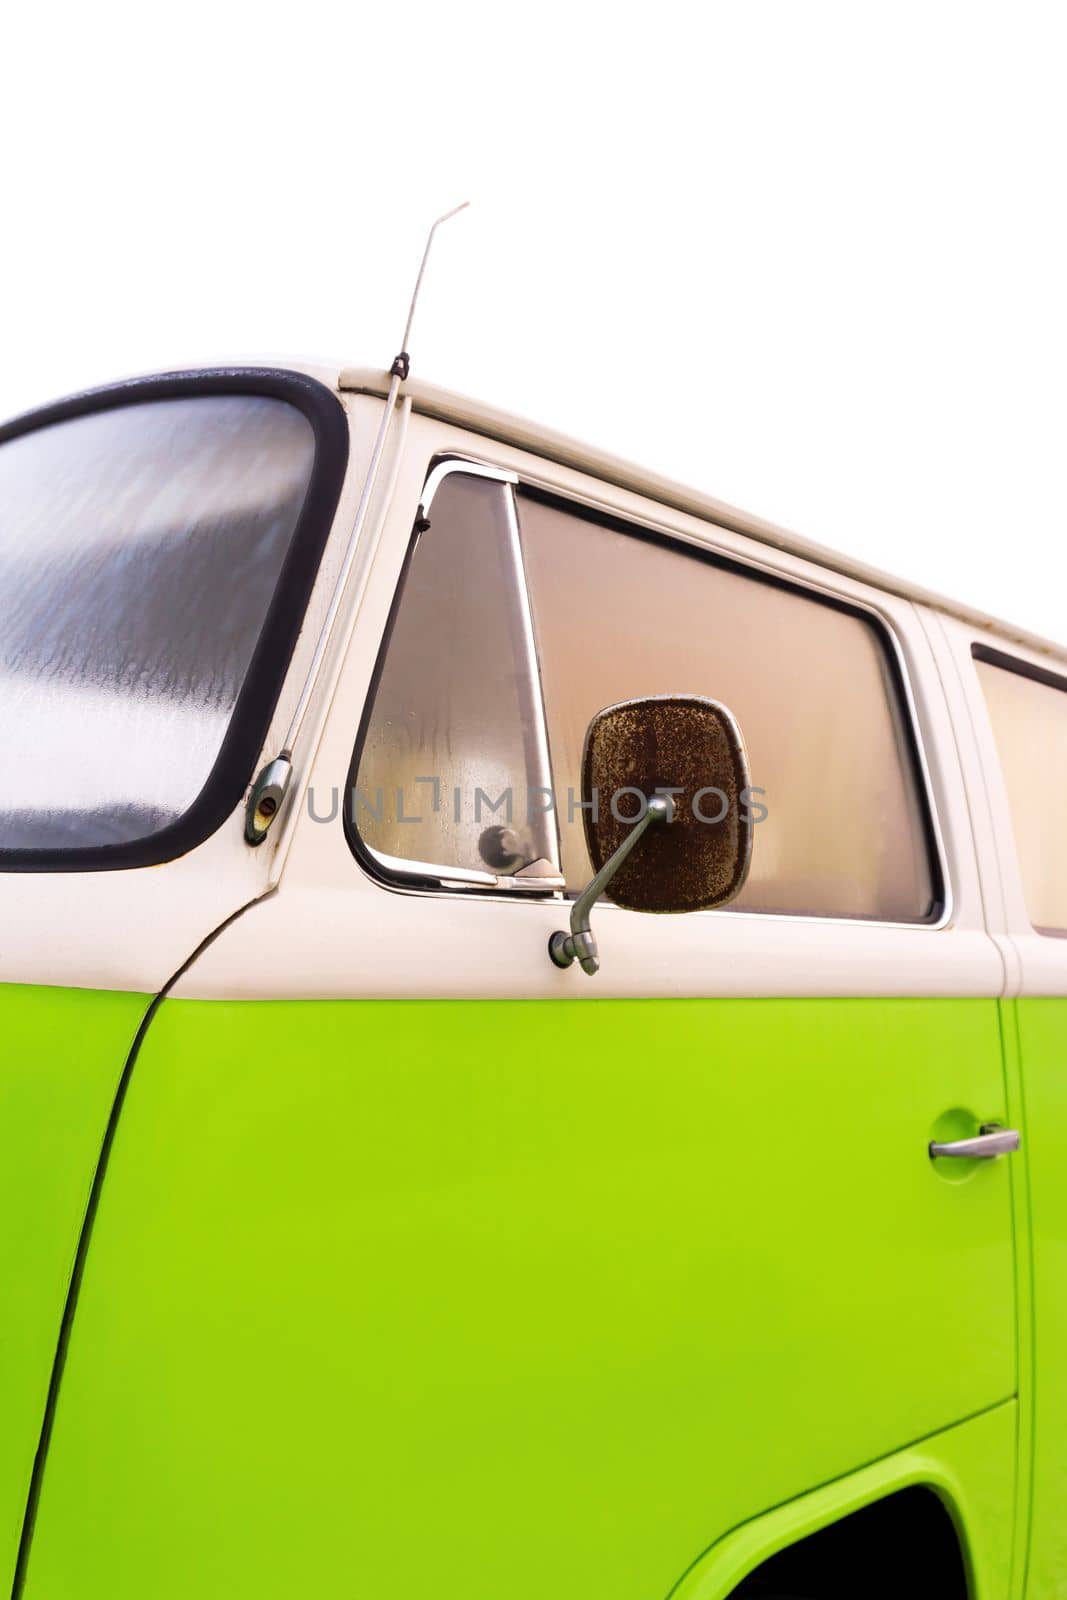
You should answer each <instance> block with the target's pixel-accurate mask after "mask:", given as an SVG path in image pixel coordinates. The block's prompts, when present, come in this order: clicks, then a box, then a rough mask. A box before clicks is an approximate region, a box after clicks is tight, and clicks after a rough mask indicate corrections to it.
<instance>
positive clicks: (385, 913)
mask: <svg viewBox="0 0 1067 1600" xmlns="http://www.w3.org/2000/svg"><path fill="white" fill-rule="evenodd" d="M291 370H301V371H304V372H307V373H308V374H309V375H311V376H314V377H316V378H318V379H319V380H320V381H322V382H325V383H327V384H329V385H330V386H332V387H333V388H334V389H335V392H336V393H337V394H338V395H339V396H340V399H341V401H342V403H343V404H344V406H345V409H346V412H347V414H348V417H349V422H350V430H351V448H350V460H349V468H348V473H347V476H346V479H345V484H344V488H343V492H342V496H341V500H340V504H339V506H338V509H337V514H336V517H335V519H334V524H333V528H332V531H331V533H330V537H329V541H328V543H327V546H326V549H325V553H324V556H323V560H322V563H321V566H320V569H319V573H318V577H317V580H316V583H315V587H314V591H313V594H312V598H311V602H310V605H309V608H308V612H307V617H306V619H305V624H304V627H303V630H302V632H301V634H300V637H299V640H298V642H297V645H296V648H295V651H294V654H293V659H292V662H291V664H290V667H289V670H288V673H287V676H286V678H285V682H284V685H283V688H282V691H281V694H280V697H279V701H278V705H277V709H276V712H275V714H274V717H273V721H272V724H271V728H270V731H269V733H268V736H267V738H266V740H265V741H264V743H263V748H262V751H261V756H260V761H259V762H257V764H256V767H255V768H254V771H257V770H258V769H259V766H260V765H261V764H262V762H263V761H266V760H268V759H270V758H271V757H272V756H274V755H277V754H278V753H279V749H280V744H281V740H282V738H283V736H284V731H285V729H286V728H287V726H288V724H289V720H290V717H291V715H292V712H293V709H294V707H295V706H296V704H297V702H298V700H299V699H300V696H301V691H302V689H303V688H304V685H305V680H306V679H307V677H308V671H309V667H310V666H311V664H312V660H313V657H314V656H315V651H316V644H317V642H318V636H319V631H320V627H321V624H322V620H323V618H324V617H325V615H326V613H327V610H328V608H329V606H330V601H331V598H332V596H333V591H334V587H335V582H336V575H337V573H338V571H339V570H340V568H341V566H342V563H343V562H344V559H345V553H346V549H347V546H348V543H349V537H350V534H351V530H352V525H353V519H354V516H355V510H356V506H357V502H358V500H359V496H360V492H361V488H362V486H363V483H364V479H365V477H366V473H367V468H368V463H369V461H370V456H371V451H372V447H373V443H374V439H375V435H376V434H377V431H378V427H379V423H380V420H381V416H382V409H383V408H382V401H381V396H382V395H383V394H384V393H385V391H386V388H387V386H388V374H384V373H379V372H374V371H365V370H356V369H348V370H346V371H344V372H343V373H341V374H338V373H337V372H336V371H332V372H331V370H330V369H327V368H325V367H322V366H300V367H297V366H296V365H295V364H292V366H291ZM442 453H453V454H456V455H459V456H462V457H464V458H466V459H469V460H472V461H481V462H484V463H486V464H488V465H490V466H492V467H493V468H494V469H497V468H501V469H508V470H510V471H512V472H514V473H516V474H517V475H518V477H519V478H520V479H521V480H522V481H524V482H527V483H530V484H534V485H539V486H541V487H542V488H546V489H550V490H551V491H552V492H554V493H556V494H559V495H560V496H563V497H565V498H567V499H569V500H572V501H573V502H574V503H575V504H577V505H582V506H588V507H595V508H600V509H601V510H603V511H606V512H609V513H611V514H612V515H615V516H618V517H621V518H625V519H628V520H630V521H632V522H633V523H634V524H635V525H637V526H640V527H644V528H649V529H653V530H656V531H658V532H660V533H661V534H664V535H666V536H668V537H670V538H671V539H674V540H677V541H678V542H679V543H680V544H683V545H684V544H689V545H692V546H697V547H700V548H704V549H709V550H713V551H715V552H717V553H719V554H720V555H722V556H724V557H727V558H729V559H731V560H733V561H736V562H739V563H741V564H744V565H747V566H750V567H752V568H753V569H755V570H757V571H763V572H766V573H770V574H774V575H776V576H778V577H780V578H783V579H787V580H789V581H791V582H795V583H796V584H798V585H801V586H803V587H810V588H811V589H813V590H815V591H817V592H820V593H823V594H828V595H833V596H835V597H837V598H839V599H841V600H843V601H845V602H847V603H849V604H852V605H857V606H860V607H864V608H867V609H868V610H869V611H870V612H872V613H874V614H875V615H876V616H877V617H878V618H879V619H880V620H881V621H882V623H883V624H884V625H885V627H886V628H887V629H888V631H889V633H890V635H891V637H892V639H893V641H894V644H895V648H896V650H897V652H898V655H899V660H900V664H901V667H902V671H903V674H904V678H905V680H906V683H907V686H908V690H909V696H910V700H911V702H912V703H911V706H910V710H909V715H911V716H913V718H914V727H915V733H916V736H917V739H918V742H919V744H920V747H921V751H922V754H923V766H924V780H923V781H924V783H925V784H926V785H927V787H928V798H929V803H930V808H931V812H932V815H933V818H934V823H935V829H936V833H937V836H938V839H937V842H938V849H939V851H940V853H941V856H942V866H943V870H944V875H945V881H946V887H947V906H946V911H945V915H944V917H943V918H942V920H941V922H940V924H939V925H937V926H932V925H914V926H908V925H901V924H879V923H874V922H856V921H852V922H849V921H837V920H834V919H831V918H817V917H786V916H776V915H765V914H759V913H749V912H739V911H730V910H724V911H719V912H704V913H698V914H696V915H690V916H679V917H642V916H639V915H634V914H631V913H625V912H620V911H618V910H617V909H616V908H615V907H612V906H601V907H600V908H599V909H598V910H597V912H596V918H597V932H598V937H599V940H600V945H601V951H602V957H603V965H602V971H601V973H600V974H599V976H598V977H597V978H596V979H594V980H588V979H586V978H585V976H584V975H583V974H582V973H581V972H580V971H579V970H578V969H577V968H574V969H572V970H570V971H566V972H561V971H559V970H558V969H556V968H554V967H553V966H552V965H551V963H550V962H549V960H548V957H547V954H546V947H547V941H548V937H549V934H550V933H551V932H552V931H553V930H554V929H555V928H557V927H561V926H563V925H564V924H565V922H566V916H567V909H568V908H567V905H566V903H565V902H563V901H562V900H556V901H547V902H546V901H539V902H531V901H525V902H520V901H516V900H513V899H506V898H495V899H494V898H493V897H492V896H491V895H485V896H477V895H456V894H449V893H448V892H429V891H414V890H405V889H401V888H396V887H387V886H385V885H383V884H382V883H381V882H378V881H375V880H373V879H372V878H371V877H369V876H368V874H367V873H366V872H365V871H364V870H363V868H362V867H361V866H360V865H359V863H358V862H357V861H356V859H355V857H354V856H353V854H352V852H351V850H350V849H349V846H348V844H347V841H346V839H345V836H344V833H343V830H342V827H341V825H340V821H339V820H337V821H336V823H335V824H333V825H330V824H325V823H322V822H316V821H315V820H314V819H313V818H312V817H311V815H310V813H309V809H308V805H307V797H308V788H309V785H312V786H313V787H314V789H315V791H316V793H317V794H318V795H319V796H322V795H328V794H329V793H330V791H331V789H333V788H335V787H336V788H338V789H339V790H341V791H343V789H344V786H345V783H346V779H347V774H348V769H349V763H350V760H351V757H352V751H353V745H354V741H355V738H356V732H357V729H358V727H359V723H360V717H361V714H362V711H363V707H364V705H365V702H366V698H367V694H368V690H369V687H370V684H371V678H372V673H373V671H374V666H375V662H376V660H377V656H378V651H379V647H380V644H381V640H382V636H383V632H384V629H385V624H386V619H387V617H388V613H389V609H390V606H391V605H392V602H393V597H394V595H395V592H396V588H397V583H398V579H399V576H400V572H401V567H402V564H403V561H404V558H405V553H406V551H407V548H408V542H409V538H410V534H411V529H412V524H413V521H414V518H415V515H416V512H417V508H418V506H419V504H420V500H421V497H422V493H423V486H424V482H425V478H426V474H427V470H428V467H429V464H430V462H431V461H432V460H433V458H434V457H436V456H438V455H440V454H442ZM972 638H987V639H992V640H995V641H998V642H999V644H1000V645H1001V647H1002V648H1008V649H1012V650H1015V651H1017V652H1019V653H1020V654H1022V655H1024V656H1025V657H1027V658H1028V659H1032V660H1034V661H1043V662H1046V663H1048V662H1050V661H1051V662H1053V663H1055V662H1059V663H1060V664H1061V665H1063V664H1067V651H1064V650H1063V649H1062V648H1060V647H1058V646H1055V645H1053V644H1051V643H1050V642H1048V641H1045V640H1040V639H1035V638H1033V637H1031V636H1029V635H1027V634H1026V633H1025V632H1023V631H1022V630H1017V629H1015V628H1013V627H1011V625H1010V624H1006V623H1000V622H997V621H996V620H995V619H991V618H987V617H984V616H982V615H981V614H978V613H975V612H972V611H970V610H968V609H967V608H965V607H962V606H957V605H955V604H954V603H953V602H951V601H946V600H941V599H939V598H938V597H936V596H930V595H928V594H926V593H925V592H924V591H922V590H920V589H918V588H916V587H914V586H911V585H909V584H907V583H906V582H904V581H902V580H898V579H895V578H891V577H887V576H885V575H883V574H879V573H876V572H874V571H873V570H871V569H869V568H867V567H865V566H864V565H862V564H860V563H855V562H852V561H851V560H849V559H848V558H847V557H844V556H839V555H836V554H834V553H833V552H829V551H825V550H823V549H822V548H821V547H819V546H817V545H814V544H810V543H808V542H806V541H804V540H801V539H799V538H797V537H795V536H793V535H791V534H789V533H787V532H785V531H784V530H781V529H778V528H776V527H774V526H772V525H771V524H768V523H765V522H762V521H761V520H760V519H758V518H753V517H749V516H747V515H746V514H744V513H741V512H738V511H735V510H733V509H732V508H730V507H727V506H724V505H722V504H720V503H719V502H717V501H714V500H711V499H709V498H707V497H705V496H702V495H700V494H697V493H694V492H693V491H690V490H687V489H684V488H682V487H680V486H678V485H674V484H671V483H668V482H666V481H665V480H663V479H660V478H658V477H655V476H654V475H650V474H645V473H643V472H641V471H640V470H639V469H638V468H635V467H632V466H629V465H627V464H626V463H623V462H619V461H616V460H614V459H613V458H611V457H608V456H604V455H602V454H600V453H598V452H596V451H592V450H588V449H586V448H585V447H583V446H581V445H577V444H575V443H573V442H572V441H568V440H564V439H562V438H560V437H559V436H557V435H555V434H552V433H550V432H548V431H546V430H543V429H539V428H536V427H535V426H534V425H532V424H528V423H523V422H521V421H518V420H517V419H514V418H510V417H507V416H505V415H503V414H500V413H496V412H493V411H492V410H490V409H489V408H487V407H484V406H480V405H478V404H476V403H475V402H472V401H467V400H465V399H462V398H460V397H455V396H450V395H447V394H445V393H444V392H443V391H440V390H437V389H434V388H432V387H431V386H429V385H425V384H422V383H419V382H417V381H415V380H409V381H408V382H407V383H406V384H405V385H404V386H403V388H402V390H401V405H400V406H399V407H398V412H397V415H396V418H395V419H394V422H393V426H392V432H391V435H390V439H389V443H388V446H387V449H386V454H385V457H384V459H383V464H382V470H381V473H380V475H379V479H378V484H377V489H376V492H375V495H374V497H373V500H372V502H371V505H370V509H369V515H368V518H367V521H366V523H365V526H364V529H363V535H362V539H361V542H360V546H359V549H358V550H357V552H356V560H355V563H354V565H353V567H352V571H351V575H350V578H349V582H348V585H347V590H346V594H345V598H344V605H343V606H342V609H341V612H340V615H339V617H338V625H337V628H336V630H335V634H334V636H333V640H332V644H331V648H330V649H329V650H328V651H327V652H326V654H325V657H324V658H323V660H322V662H321V667H320V670H319V671H318V673H317V675H316V678H315V681H314V684H313V686H312V693H311V698H310V702H309V709H308V715H307V718H306V721H305V723H304V726H303V730H302V733H301V737H300V740H299V743H298V746H297V748H295V749H294V751H293V764H294V777H293V784H292V788H291V791H290V794H289V797H288V800H287V802H286V805H285V807H284V809H283V812H282V814H281V815H280V817H279V819H278V821H277V823H276V825H275V826H274V828H273V830H272V831H271V832H270V834H269V835H268V837H267V840H266V841H265V843H264V844H263V845H261V846H260V847H258V848H252V847H250V846H249V845H247V844H246V843H245V840H244V835H243V829H244V801H243V799H242V801H241V803H240V804H238V805H237V806H235V808H234V810H233V812H232V814H231V816H230V817H229V818H228V820H227V821H226V823H225V824H224V825H223V826H222V827H221V828H220V829H219V830H218V831H217V832H216V833H215V834H214V835H213V836H212V837H211V838H209V839H207V840H205V842H204V843H203V844H201V845H200V846H198V847H197V848H195V849H193V850H191V851H189V852H188V854H186V855H185V856H182V857H180V858H179V859H177V860H174V861H169V862H165V863H164V864H162V865H160V866H154V867H148V868H137V869H127V870H122V871H99V872H61V873H54V872H32V873H26V872H6V873H0V982H20V983H28V982H37V983H46V984H76V985H80V986H86V987H103V988H117V989H131V990H137V991H143V992H157V991H158V990H159V989H160V988H162V987H163V986H164V985H165V984H166V983H167V982H168V981H169V980H170V979H171V978H172V977H173V975H174V974H175V973H176V972H177V970H178V969H179V968H180V967H181V966H182V964H183V963H184V962H186V961H187V960H188V959H189V957H190V956H191V955H192V953H193V952H194V950H196V948H197V947H198V946H199V945H200V944H201V943H202V941H204V940H205V939H207V938H208V937H209V936H210V935H211V934H212V933H213V932H214V931H215V930H216V929H218V928H220V927H221V925H222V924H223V923H225V922H226V921H227V919H228V918H233V917H234V916H235V913H237V912H239V911H240V910H241V908H242V907H245V906H248V905H250V904H251V903H253V902H258V903H257V904H256V905H255V908H254V911H252V912H251V913H250V914H248V915H246V916H238V917H237V918H236V920H234V921H232V922H230V924H229V926H228V927H226V928H225V929H224V931H223V932H221V933H220V935H219V937H218V938H217V939H216V940H215V941H214V942H213V943H211V944H210V945H208V946H207V947H206V948H205V949H204V950H203V951H202V953H201V954H200V955H199V957H198V958H197V960H196V961H195V963H194V964H193V965H192V967H191V968H190V970H189V971H188V972H187V973H186V974H185V975H184V976H183V977H182V978H181V979H180V981H179V982H178V984H177V987H176V989H175V991H174V992H175V993H176V994H180V995H185V996H190V997H191V996H197V997H203V998H217V997H233V998H240V997H252V996H256V997H273V996H276V997H286V996H289V997H316V996H330V997H349V996H398V995H410V996H419V995H425V996H432V995H443V996H448V995H451V996H461V995H465V996H501V997H503V996H515V997H518V996H530V997H534V996H556V997H572V998H583V999H594V998H596V997H597V996H604V997H606V996H609V995H632V996H641V995H647V996H652V995H699V994H739V995H740V994H745V995H776V994H824V995H846V994H847V995H871V996H876V995H879V994H911V995H924V994H930V995H948V994H985V995H994V994H1002V993H1008V994H1010V993H1014V992H1018V991H1019V989H1020V987H1023V988H1027V987H1029V988H1031V989H1032V988H1034V987H1035V986H1036V988H1038V989H1041V988H1042V987H1044V992H1065V991H1067V981H1065V980H1064V978H1063V974H1062V957H1061V951H1063V950H1065V949H1067V946H1065V945H1064V944H1063V942H1062V941H1052V940H1048V939H1043V940H1042V942H1041V943H1040V945H1033V941H1035V940H1039V939H1042V936H1039V935H1036V934H1034V932H1033V930H1032V928H1031V927H1030V925H1029V923H1028V922H1026V920H1025V912H1022V913H1021V912H1020V907H1021V891H1020V890H1019V885H1018V875H1017V869H1016V865H1015V863H1014V862H1013V861H1012V859H1011V858H1010V850H1009V849H1007V848H1006V847H1005V843H1004V841H1005V838H1010V834H1006V832H1005V830H1006V828H1007V827H1008V826H1009V819H1007V817H1006V801H1005V799H1004V796H1003V792H1000V793H999V794H998V792H997V779H996V775H995V768H994V769H991V768H990V755H991V748H990V735H989V728H988V719H985V720H983V719H984V709H983V707H982V704H981V696H980V692H979V691H978V689H977V686H976V684H975V683H974V681H973V672H970V673H969V669H970V641H971V639H972ZM991 770H992V771H993V776H992V777H991V776H990V771H991ZM252 776H253V772H250V773H249V779H250V780H251V778H252ZM1027 940H1029V941H1030V942H1031V945H1033V954H1032V955H1031V957H1030V959H1029V962H1028V963H1026V962H1024V961H1023V959H1022V956H1021V954H1020V952H1021V951H1022V950H1023V948H1024V945H1025V942H1026V941H1027ZM1054 945H1058V948H1056V949H1052V946H1054ZM1024 966H1026V967H1027V970H1028V972H1029V973H1030V976H1029V977H1027V978H1024V977H1023V968H1024ZM1050 985H1051V989H1050V987H1049V986H1050ZM1057 985H1062V986H1063V987H1057Z"/></svg>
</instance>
